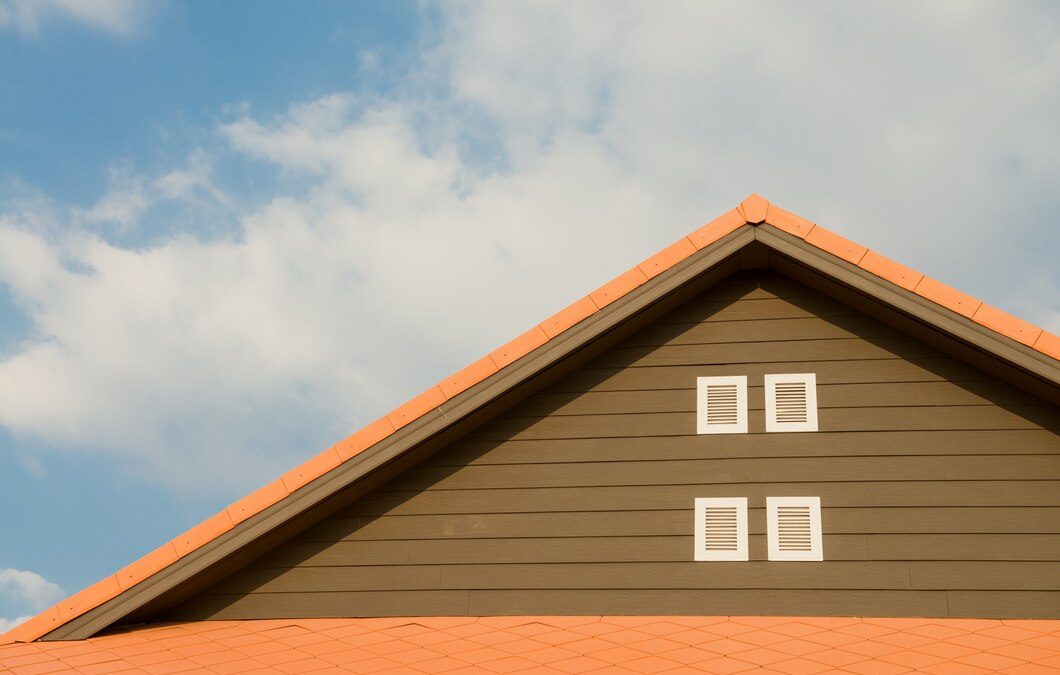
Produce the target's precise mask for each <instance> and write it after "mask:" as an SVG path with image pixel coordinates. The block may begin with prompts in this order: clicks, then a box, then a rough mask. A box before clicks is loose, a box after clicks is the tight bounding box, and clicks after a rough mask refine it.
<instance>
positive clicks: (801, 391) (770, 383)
mask: <svg viewBox="0 0 1060 675" xmlns="http://www.w3.org/2000/svg"><path fill="white" fill-rule="evenodd" d="M766 431H817V375H816V374H814V373H797V374H788V375H766Z"/></svg>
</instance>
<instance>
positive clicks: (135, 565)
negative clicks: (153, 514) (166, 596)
mask: <svg viewBox="0 0 1060 675" xmlns="http://www.w3.org/2000/svg"><path fill="white" fill-rule="evenodd" d="M179 559H180V555H178V554H177V549H176V548H175V547H174V546H173V542H172V541H167V542H166V543H164V544H162V545H161V546H159V547H158V548H156V549H155V550H153V551H151V552H150V553H146V554H144V555H142V556H140V557H139V558H137V559H136V560H134V561H133V562H131V563H129V564H128V565H126V566H125V567H123V568H121V569H120V570H118V572H117V574H115V575H114V576H116V577H117V578H118V583H120V584H121V585H122V590H128V589H130V588H132V587H133V586H135V585H136V584H138V583H140V582H141V581H143V580H144V579H146V578H148V577H149V576H151V575H152V574H154V573H155V572H157V571H159V570H162V569H165V568H166V567H168V566H169V565H170V564H172V563H175V562H176V561H177V560H179Z"/></svg>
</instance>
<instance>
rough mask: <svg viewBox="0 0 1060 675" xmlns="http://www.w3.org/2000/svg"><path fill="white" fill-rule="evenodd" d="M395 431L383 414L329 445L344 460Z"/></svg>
mask: <svg viewBox="0 0 1060 675" xmlns="http://www.w3.org/2000/svg"><path fill="white" fill-rule="evenodd" d="M395 431H397V429H395V428H394V425H393V424H392V423H391V422H390V420H389V419H388V418H387V417H386V416H385V415H384V416H383V417H380V418H379V419H377V420H376V421H374V422H369V423H368V424H366V425H364V426H363V427H361V428H360V429H358V430H357V431H355V432H353V433H352V434H350V435H349V436H347V437H346V438H344V439H342V440H341V441H339V442H338V443H336V444H335V445H333V446H331V447H332V449H333V450H335V452H336V453H338V455H339V459H340V460H342V461H343V462H345V461H346V460H347V459H349V458H351V457H353V456H354V455H358V454H360V453H361V452H363V451H365V450H367V449H368V448H370V447H372V446H373V445H375V444H376V443H378V442H379V441H381V440H383V439H384V438H386V437H388V436H390V434H392V433H394V432H395Z"/></svg>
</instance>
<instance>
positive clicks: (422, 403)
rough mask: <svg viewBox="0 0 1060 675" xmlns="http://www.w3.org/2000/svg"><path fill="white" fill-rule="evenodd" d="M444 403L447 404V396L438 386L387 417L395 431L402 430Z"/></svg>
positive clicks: (391, 412)
mask: <svg viewBox="0 0 1060 675" xmlns="http://www.w3.org/2000/svg"><path fill="white" fill-rule="evenodd" d="M443 403H445V394H443V393H442V390H441V389H439V388H438V387H437V386H434V387H431V388H430V389H428V390H427V391H424V392H422V393H420V394H417V395H416V396H414V397H413V398H411V399H410V400H408V401H406V402H405V403H403V404H401V405H399V406H398V407H397V408H394V409H393V410H391V411H390V412H389V413H387V416H386V417H387V419H389V420H390V423H391V424H393V425H394V429H400V428H401V427H403V426H405V425H406V424H409V423H410V422H414V421H416V420H418V419H419V418H421V417H423V416H424V415H426V414H427V413H429V412H430V411H432V410H434V409H435V408H437V407H438V406H440V405H441V404H443Z"/></svg>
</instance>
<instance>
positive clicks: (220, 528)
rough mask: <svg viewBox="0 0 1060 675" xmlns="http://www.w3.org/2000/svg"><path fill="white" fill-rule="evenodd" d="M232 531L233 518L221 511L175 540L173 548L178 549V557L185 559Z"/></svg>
mask: <svg viewBox="0 0 1060 675" xmlns="http://www.w3.org/2000/svg"><path fill="white" fill-rule="evenodd" d="M231 529H232V518H231V516H229V515H228V512H227V511H221V512H220V513H217V514H214V515H213V516H211V517H209V518H207V519H206V520H204V521H203V522H201V523H199V524H198V525H196V526H195V527H193V528H191V529H190V530H188V531H187V532H185V533H184V534H182V535H180V536H179V537H176V538H175V539H173V548H174V549H176V551H177V555H179V556H181V557H184V556H186V555H187V554H189V553H191V552H192V551H194V550H195V549H197V548H199V547H200V546H202V545H203V544H205V543H207V542H209V541H212V540H213V539H215V538H217V537H219V536H220V535H222V534H224V533H225V532H227V531H229V530H231Z"/></svg>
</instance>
